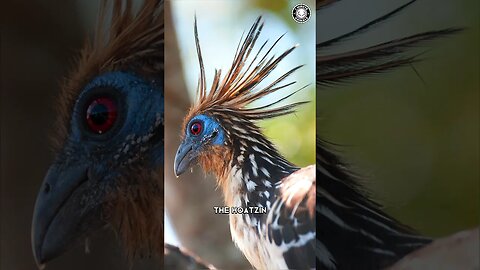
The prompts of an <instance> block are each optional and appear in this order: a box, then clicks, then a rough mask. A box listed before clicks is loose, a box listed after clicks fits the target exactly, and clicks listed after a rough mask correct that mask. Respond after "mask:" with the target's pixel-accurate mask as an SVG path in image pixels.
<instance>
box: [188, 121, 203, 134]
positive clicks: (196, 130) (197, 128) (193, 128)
mask: <svg viewBox="0 0 480 270" xmlns="http://www.w3.org/2000/svg"><path fill="white" fill-rule="evenodd" d="M190 132H191V133H192V134H193V135H198V134H200V133H201V132H202V124H201V123H200V122H195V123H193V124H192V125H190Z"/></svg>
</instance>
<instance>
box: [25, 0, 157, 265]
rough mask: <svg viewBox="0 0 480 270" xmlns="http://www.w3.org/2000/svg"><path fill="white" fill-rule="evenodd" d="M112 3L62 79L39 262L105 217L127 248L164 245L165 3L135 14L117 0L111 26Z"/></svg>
mask: <svg viewBox="0 0 480 270" xmlns="http://www.w3.org/2000/svg"><path fill="white" fill-rule="evenodd" d="M107 2H108V1H104V2H103V5H102V11H101V12H100V14H101V16H100V23H99V29H97V33H96V37H95V40H94V42H93V43H92V44H90V43H87V45H86V47H85V48H84V50H83V51H82V54H81V57H80V60H79V62H78V63H77V67H76V69H75V70H74V71H73V72H72V74H71V75H70V77H69V78H67V80H66V83H65V85H64V86H63V87H62V91H61V96H60V99H59V101H60V102H59V111H58V115H59V119H58V128H57V136H56V141H57V146H58V147H57V151H56V152H57V153H56V157H55V160H54V162H53V163H52V164H51V166H50V168H49V169H48V172H47V174H46V176H45V179H44V181H43V184H42V187H41V189H40V191H39V193H38V196H37V200H36V204H35V210H34V215H33V222H32V247H33V252H34V255H35V259H36V261H37V263H38V265H39V266H41V265H43V264H44V263H45V262H47V261H49V260H51V259H53V258H55V257H56V256H58V255H59V254H61V253H62V252H63V251H65V250H66V249H68V247H70V246H71V245H72V244H73V243H75V242H78V241H80V240H81V239H82V238H84V237H86V236H88V235H89V234H90V233H92V232H93V231H95V230H98V229H100V228H102V227H103V226H104V225H106V224H110V225H112V226H113V227H114V228H115V229H117V230H118V234H119V235H121V236H122V238H123V240H124V244H125V246H126V247H127V251H128V253H129V254H132V253H139V252H140V253H143V252H145V251H146V252H150V249H151V247H155V245H158V249H159V250H161V246H162V244H163V238H162V233H163V230H162V220H163V212H162V207H163V179H162V176H163V170H162V167H161V166H160V165H163V149H164V148H163V107H164V104H163V4H162V3H161V2H159V1H155V0H153V1H148V0H147V1H145V2H144V3H143V5H142V6H141V8H140V10H139V11H138V12H137V13H136V14H134V12H133V10H132V6H131V1H115V3H114V4H113V6H112V19H111V21H110V22H109V23H110V24H109V25H111V26H110V29H103V25H104V24H106V22H104V17H106V15H105V14H106V13H107V7H109V5H108V3H107ZM147 220H150V222H146V221H147ZM155 221H157V222H155Z"/></svg>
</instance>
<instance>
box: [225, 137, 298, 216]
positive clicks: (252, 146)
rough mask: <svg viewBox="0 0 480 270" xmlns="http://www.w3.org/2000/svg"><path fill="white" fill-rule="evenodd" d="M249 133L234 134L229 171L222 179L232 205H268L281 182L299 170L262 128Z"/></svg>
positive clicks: (227, 202)
mask: <svg viewBox="0 0 480 270" xmlns="http://www.w3.org/2000/svg"><path fill="white" fill-rule="evenodd" d="M248 134H250V135H249V136H236V137H235V138H236V141H234V143H233V144H232V149H233V150H232V157H231V161H230V163H229V170H228V172H229V173H228V174H226V175H225V176H224V177H223V178H221V179H220V181H219V184H220V185H221V186H222V187H223V193H224V196H225V202H226V204H227V205H229V206H232V205H235V206H243V207H245V206H248V205H254V206H258V205H259V204H261V205H263V206H267V205H269V203H268V202H270V201H272V200H273V190H274V189H275V188H276V186H277V185H278V184H279V183H280V181H281V180H282V179H283V178H285V177H286V176H288V175H290V174H291V173H293V172H295V171H296V170H297V169H298V168H297V167H296V166H294V165H293V164H292V163H290V162H289V161H287V160H286V159H285V158H284V157H283V156H282V155H281V154H280V153H279V152H278V150H277V149H276V148H275V147H274V146H273V144H272V143H271V142H270V141H269V140H268V139H267V138H266V137H265V136H264V135H263V134H261V133H260V132H259V130H251V132H248ZM217 179H218V178H217Z"/></svg>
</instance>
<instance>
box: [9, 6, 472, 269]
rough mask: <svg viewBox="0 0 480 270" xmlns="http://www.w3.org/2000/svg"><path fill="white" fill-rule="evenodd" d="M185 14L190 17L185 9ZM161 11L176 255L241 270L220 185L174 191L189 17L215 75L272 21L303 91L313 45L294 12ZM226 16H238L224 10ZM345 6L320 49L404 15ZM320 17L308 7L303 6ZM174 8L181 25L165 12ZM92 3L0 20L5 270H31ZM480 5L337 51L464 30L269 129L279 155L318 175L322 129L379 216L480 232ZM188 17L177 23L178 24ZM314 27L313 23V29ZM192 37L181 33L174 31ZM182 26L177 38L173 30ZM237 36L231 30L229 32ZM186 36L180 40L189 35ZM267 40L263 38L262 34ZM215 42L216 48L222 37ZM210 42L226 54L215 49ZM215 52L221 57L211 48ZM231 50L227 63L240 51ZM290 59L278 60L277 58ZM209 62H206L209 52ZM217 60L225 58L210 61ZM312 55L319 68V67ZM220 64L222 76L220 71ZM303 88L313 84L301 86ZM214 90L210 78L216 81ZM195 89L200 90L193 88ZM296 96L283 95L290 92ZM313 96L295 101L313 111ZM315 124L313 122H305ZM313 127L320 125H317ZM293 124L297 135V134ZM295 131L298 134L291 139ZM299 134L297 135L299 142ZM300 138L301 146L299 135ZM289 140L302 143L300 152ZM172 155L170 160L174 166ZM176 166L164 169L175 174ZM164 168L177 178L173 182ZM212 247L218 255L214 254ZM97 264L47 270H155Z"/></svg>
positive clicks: (93, 258)
mask: <svg viewBox="0 0 480 270" xmlns="http://www.w3.org/2000/svg"><path fill="white" fill-rule="evenodd" d="M183 2H185V4H182V3H183ZM189 2H190V3H191V1H178V2H177V1H175V2H174V3H173V5H171V4H172V3H171V2H170V1H167V2H166V5H167V6H168V7H167V12H166V14H165V20H166V31H167V36H168V37H169V38H167V40H166V46H167V49H168V51H167V53H166V56H165V58H166V63H165V65H166V78H168V79H167V80H166V82H165V84H166V87H165V90H166V91H167V93H166V99H167V103H166V117H167V119H166V121H167V122H166V125H167V126H170V127H172V129H169V128H167V129H166V134H165V135H166V141H167V142H169V143H168V144H166V150H167V162H168V163H167V164H166V169H165V172H166V181H167V183H166V192H167V193H166V200H167V201H166V203H167V210H168V211H169V216H170V217H171V218H172V220H171V221H172V224H173V226H172V227H173V228H174V230H175V232H176V234H177V237H178V239H176V240H177V241H178V242H181V243H182V244H183V245H185V246H187V247H188V248H190V249H191V250H192V251H194V252H196V253H198V254H200V255H202V256H204V257H205V259H207V260H208V261H209V262H211V263H213V264H215V265H217V266H219V267H220V268H225V267H222V266H226V265H228V266H230V267H228V268H236V269H238V268H240V267H243V268H245V266H246V265H247V264H246V261H245V259H244V258H243V256H242V255H241V254H240V252H239V251H238V250H237V249H236V248H235V247H234V246H233V244H232V243H231V237H230V232H229V228H228V223H227V217H226V216H215V215H213V214H212V211H211V208H208V207H211V206H214V205H221V204H222V203H223V202H222V198H221V194H220V191H218V190H215V183H214V180H213V179H207V178H206V177H205V176H204V174H203V173H202V172H201V171H200V170H199V169H198V168H195V170H194V172H193V174H188V175H187V174H186V176H182V178H180V179H175V178H173V165H172V164H173V162H172V153H174V151H175V150H176V148H177V146H178V143H179V141H178V140H179V135H180V123H181V121H182V119H183V116H184V115H185V112H186V110H187V108H188V106H189V105H190V102H191V101H190V97H193V95H192V94H193V92H192V91H194V90H195V86H196V80H197V78H198V77H197V76H198V64H197V62H196V61H197V58H196V55H195V53H194V51H193V52H192V51H191V50H192V49H194V42H193V12H194V10H196V12H197V16H198V21H199V32H200V33H199V34H200V42H201V44H202V49H203V51H204V61H205V65H206V69H207V70H210V71H211V70H213V69H214V68H220V67H222V68H226V67H228V66H229V64H230V61H231V58H232V57H233V54H232V53H233V52H234V50H235V48H236V45H237V44H238V41H239V38H240V35H241V33H242V32H243V31H244V30H248V29H249V27H250V25H251V24H252V22H253V20H254V19H255V17H256V16H257V15H259V14H263V15H264V16H265V20H266V25H265V33H264V34H265V35H264V37H266V36H267V35H268V36H269V37H270V34H272V35H273V36H272V37H270V38H275V37H277V36H278V35H279V34H283V33H284V32H287V35H286V36H285V38H284V40H283V41H282V42H281V46H286V47H288V46H290V45H292V44H295V43H300V47H299V49H297V51H296V52H294V53H293V54H292V55H291V56H289V57H288V58H287V59H286V61H285V62H284V64H285V65H286V66H289V65H292V64H295V65H296V64H307V66H306V67H305V68H303V69H302V70H301V73H300V72H299V73H297V74H298V76H299V77H298V79H297V81H298V82H299V83H298V86H303V85H305V84H309V83H314V82H313V81H309V80H308V78H310V76H312V75H311V74H310V73H309V72H312V69H311V68H310V67H309V65H311V64H308V63H310V62H311V61H312V60H311V59H308V57H306V56H304V55H303V53H301V50H303V49H305V47H306V48H308V46H313V45H310V44H311V43H310V41H309V37H310V38H311V39H314V38H315V36H314V35H313V34H312V33H313V32H309V33H306V32H304V31H303V30H302V27H304V26H306V27H312V26H311V25H310V26H308V25H303V26H302V25H298V24H296V23H295V22H293V20H292V19H291V16H290V10H291V8H292V7H293V5H294V4H296V3H297V2H295V1H290V2H288V1H275V2H274V1H267V0H261V1H260V0H258V1H249V2H246V3H243V2H240V1H233V0H232V1H223V2H222V3H223V4H222V6H221V8H218V9H215V8H211V9H210V8H205V7H203V5H205V6H212V5H217V4H218V2H216V3H217V4H215V3H211V2H207V1H204V2H202V6H200V7H198V6H197V8H196V9H194V8H195V6H192V7H189V6H190V5H189V4H187V3H189ZM230 2H231V3H230ZM358 2H360V1H354V0H344V1H341V2H339V3H338V4H335V6H334V7H333V8H331V9H328V10H325V11H322V12H321V13H318V14H317V17H316V24H317V39H319V40H322V39H327V38H328V37H332V36H336V35H338V34H340V33H343V32H345V31H347V30H351V29H353V28H355V27H356V26H358V25H359V24H361V23H364V22H366V21H369V20H371V19H373V18H376V17H378V16H379V15H381V14H384V13H385V12H386V11H389V10H391V9H393V8H395V7H397V6H398V5H399V4H401V3H404V2H405V1H399V0H392V1H381V0H365V1H361V3H358ZM306 3H307V4H308V5H309V6H310V7H311V8H312V9H314V3H311V2H306ZM170 6H173V7H175V11H174V12H173V14H170V13H169V12H168V8H170ZM176 6H178V8H176ZM97 8H98V3H97V1H79V0H75V1H55V2H53V1H42V0H31V1H28V2H24V1H13V0H7V1H2V3H1V7H0V20H1V33H0V35H1V36H0V91H1V95H0V154H1V156H0V157H1V158H0V217H1V218H0V269H2V270H3V269H7V270H10V269H20V270H23V269H25V270H29V269H35V263H34V260H33V255H32V252H31V247H30V225H31V218H32V212H33V205H34V201H35V197H36V193H37V191H38V189H39V187H40V184H41V182H42V179H43V177H44V175H45V173H46V171H47V168H48V166H49V164H50V162H51V161H52V159H53V155H52V152H51V151H50V143H49V134H50V133H51V130H52V127H53V120H54V119H55V97H56V95H57V93H58V90H59V82H60V81H61V79H62V77H63V76H65V75H66V74H67V73H68V71H69V70H70V67H71V65H72V64H73V63H74V62H73V57H74V56H75V55H77V52H78V50H79V49H80V48H81V47H82V44H83V42H84V40H85V37H86V36H89V35H91V34H92V32H93V29H94V25H95V19H96V14H97ZM478 10H479V3H478V1H477V0H458V1H447V0H444V1H434V0H422V1H419V2H418V3H416V4H414V5H412V6H411V7H410V8H408V9H407V10H405V11H404V12H402V13H401V14H399V15H397V16H395V17H394V18H393V19H392V20H391V21H389V22H387V23H383V24H381V25H379V26H378V27H375V28H374V29H372V31H371V32H369V33H365V34H364V35H362V36H361V37H358V38H355V39H352V40H350V42H349V43H342V44H341V46H339V47H338V48H336V49H335V50H338V51H341V50H347V49H352V48H356V47H358V46H363V45H368V44H373V43H376V42H378V41H382V40H383V41H385V40H389V39H391V38H396V37H399V36H404V35H406V34H412V33H416V32H419V31H425V30H430V29H438V28H443V27H449V26H464V27H467V29H466V30H465V31H464V32H462V33H460V34H458V35H456V36H453V37H447V38H442V39H438V40H435V41H432V42H428V43H426V44H424V46H422V47H420V48H418V50H417V51H418V52H423V51H427V53H426V54H424V55H423V58H424V59H425V60H424V61H423V62H420V63H417V64H415V65H414V67H415V69H416V70H417V71H418V73H419V74H420V77H421V78H420V77H419V76H418V75H417V74H416V72H415V71H413V69H412V68H409V67H405V68H401V69H398V70H395V71H392V72H388V73H385V74H382V75H378V76H368V77H361V78H357V79H355V80H353V81H351V82H348V83H345V84H341V85H338V86H335V87H333V88H328V89H318V91H317V93H316V101H315V100H314V101H312V103H311V104H309V105H306V106H303V107H302V111H301V112H299V113H297V114H296V115H292V116H287V117H283V118H281V119H279V121H275V120H272V121H270V122H266V123H264V124H262V126H263V127H264V128H265V131H266V133H267V135H268V136H269V137H270V138H272V140H274V141H275V142H276V143H277V145H278V146H279V148H280V150H281V151H282V153H284V154H285V155H286V156H287V157H288V158H289V159H291V160H292V161H293V162H295V163H297V164H299V165H306V164H310V163H312V162H313V158H314V156H313V152H312V150H313V148H310V147H313V146H308V145H309V144H310V143H313V141H311V139H310V138H311V137H312V136H313V135H312V134H313V133H312V131H311V129H315V124H314V123H315V121H314V120H312V119H313V118H310V117H311V116H312V114H313V112H314V108H315V107H313V106H315V105H316V108H317V120H316V127H317V131H318V133H319V135H320V136H321V137H322V138H325V139H327V140H329V141H331V142H334V143H337V144H340V145H341V146H339V147H338V148H337V150H339V151H340V152H341V153H342V155H343V156H344V158H345V159H346V160H347V161H348V162H349V163H351V164H352V166H353V167H354V170H355V171H356V172H358V173H359V174H361V175H363V176H364V178H365V180H364V184H365V185H366V186H367V188H368V189H369V190H370V191H371V193H372V195H373V197H374V198H375V199H377V200H378V201H380V202H382V203H383V204H384V205H385V208H386V209H385V210H386V211H387V212H388V213H390V214H392V215H393V216H395V217H396V218H398V219H399V220H401V221H402V222H404V223H406V224H408V225H410V226H412V227H413V228H415V229H418V230H419V231H420V232H422V233H424V234H426V235H429V236H432V237H440V236H445V235H448V234H451V233H453V232H455V231H459V230H463V229H466V228H470V227H473V226H478V222H479V115H480V112H479V50H478V48H479V19H478ZM182 17H183V18H182ZM310 20H311V21H310V23H311V24H312V23H315V18H311V19H310ZM177 21H178V23H179V24H182V25H186V26H185V27H182V29H177V25H176V23H177ZM173 22H175V28H174V26H173V25H172V24H173ZM230 29H231V30H230ZM182 32H185V33H182ZM267 33H268V34H267ZM216 35H218V36H216ZM212 39H213V40H215V39H216V40H215V41H216V42H218V44H221V46H219V47H213V48H212V46H209V45H208V43H209V42H212ZM216 44H217V43H216ZM232 48H233V49H232ZM282 48H285V47H279V51H280V50H281V49H282ZM212 50H213V56H211V57H208V58H207V55H206V54H207V52H208V51H209V54H210V55H211V54H212ZM216 51H218V52H221V53H215V52H216ZM313 55H314V54H312V59H313ZM217 61H218V62H217ZM300 74H305V75H300ZM210 78H211V77H210ZM192 79H193V80H194V83H193V84H192ZM286 91H288V90H286ZM313 97H314V94H313V93H312V91H311V88H307V89H305V90H304V91H302V93H301V94H299V95H297V97H295V98H294V99H293V100H297V99H298V100H305V99H307V100H311V99H312V98H313ZM309 119H310V120H309ZM312 121H313V122H312ZM297 123H298V124H297ZM293 124H295V128H294V127H293V126H292V125H293ZM294 129H295V131H294ZM294 132H295V133H294ZM291 134H295V136H299V137H303V138H306V139H302V140H299V139H297V138H296V137H294V136H292V135H291ZM168 153H170V154H169V155H170V156H168ZM169 164H170V165H169ZM169 166H170V168H171V170H169V169H168V167H169ZM209 247H214V249H212V248H209ZM90 250H91V252H90V253H89V254H85V252H84V247H83V246H77V247H75V248H74V249H72V250H70V251H68V252H67V253H65V254H64V255H63V256H61V257H59V258H58V259H55V260H54V261H53V262H52V263H50V264H49V265H48V268H47V270H48V269H86V268H87V269H92V270H93V269H152V268H153V267H152V265H153V264H152V263H151V262H150V261H149V260H139V261H135V262H133V263H132V265H130V264H129V263H128V262H127V261H126V259H124V254H123V253H122V251H121V248H120V246H119V243H118V241H117V240H116V238H115V235H113V233H112V232H110V231H108V230H107V231H104V233H100V234H97V235H95V236H94V237H93V238H92V239H91V245H90Z"/></svg>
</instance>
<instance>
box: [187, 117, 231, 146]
mask: <svg viewBox="0 0 480 270" xmlns="http://www.w3.org/2000/svg"><path fill="white" fill-rule="evenodd" d="M195 122H199V123H201V124H202V132H201V133H200V134H199V135H193V134H192V133H191V132H190V126H191V125H192V124H193V123H195ZM214 132H217V135H216V136H214V137H212V135H213V134H214ZM185 138H189V139H191V140H193V141H196V142H197V144H196V145H197V147H201V144H204V143H207V142H210V143H211V144H212V145H223V143H224V142H225V132H224V131H223V128H222V127H221V126H220V124H219V123H218V122H217V120H215V119H214V118H213V117H211V116H207V115H204V114H199V115H197V116H195V117H193V118H192V119H191V120H190V122H188V124H187V127H186V128H185Z"/></svg>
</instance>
